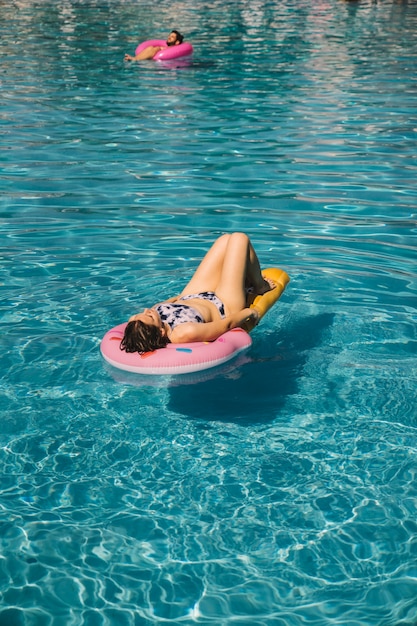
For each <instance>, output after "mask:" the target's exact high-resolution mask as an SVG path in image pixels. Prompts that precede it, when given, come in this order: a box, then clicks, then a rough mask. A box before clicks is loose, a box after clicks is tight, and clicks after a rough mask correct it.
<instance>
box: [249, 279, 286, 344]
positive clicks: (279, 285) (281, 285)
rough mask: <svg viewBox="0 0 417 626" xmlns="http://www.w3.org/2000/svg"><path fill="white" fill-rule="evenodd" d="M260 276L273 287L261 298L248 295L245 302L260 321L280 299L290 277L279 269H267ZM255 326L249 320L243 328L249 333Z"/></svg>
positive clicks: (253, 322)
mask: <svg viewBox="0 0 417 626" xmlns="http://www.w3.org/2000/svg"><path fill="white" fill-rule="evenodd" d="M262 276H263V277H264V278H268V279H269V280H270V281H272V282H273V283H274V284H275V287H274V288H273V289H271V290H270V291H267V292H266V293H264V294H263V295H262V296H252V295H251V294H249V295H248V302H247V305H248V306H249V307H250V308H251V309H256V310H257V311H258V313H259V319H260V320H261V319H262V318H263V316H264V315H265V313H267V311H269V309H270V308H271V307H272V306H273V305H274V304H275V302H276V301H277V300H278V298H280V296H281V295H282V293H283V292H284V289H285V287H286V286H287V285H288V283H289V282H290V277H289V276H288V274H287V272H285V271H284V270H281V269H279V267H268V268H267V269H265V270H262ZM255 326H256V323H255V321H253V320H251V321H249V322H246V323H245V325H244V326H243V328H244V330H246V331H247V332H248V333H249V332H250V331H251V330H252V329H253V328H254V327H255Z"/></svg>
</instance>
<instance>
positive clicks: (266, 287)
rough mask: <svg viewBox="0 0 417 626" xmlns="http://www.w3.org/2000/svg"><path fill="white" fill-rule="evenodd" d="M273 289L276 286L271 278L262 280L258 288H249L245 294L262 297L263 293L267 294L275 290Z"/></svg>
mask: <svg viewBox="0 0 417 626" xmlns="http://www.w3.org/2000/svg"><path fill="white" fill-rule="evenodd" d="M275 287H276V284H275V283H274V281H273V280H272V279H271V278H264V279H263V282H262V284H261V285H260V286H259V287H258V288H256V287H249V288H248V289H246V292H247V293H248V294H255V295H257V296H263V295H264V293H268V291H272V290H273V289H275Z"/></svg>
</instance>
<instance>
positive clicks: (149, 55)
mask: <svg viewBox="0 0 417 626" xmlns="http://www.w3.org/2000/svg"><path fill="white" fill-rule="evenodd" d="M183 41H184V37H183V36H182V35H181V33H179V32H178V31H177V30H172V31H171V32H170V34H169V35H168V39H167V40H166V46H148V47H147V48H145V49H144V50H141V51H140V52H139V54H135V55H134V56H131V55H130V54H125V61H144V60H146V59H153V58H154V56H155V54H156V53H157V52H159V51H160V50H163V49H164V48H169V47H171V46H178V45H179V44H180V43H182V42H183Z"/></svg>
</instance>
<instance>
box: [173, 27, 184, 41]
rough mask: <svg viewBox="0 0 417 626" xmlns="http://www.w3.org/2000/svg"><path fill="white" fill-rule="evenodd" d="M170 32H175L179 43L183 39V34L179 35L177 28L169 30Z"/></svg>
mask: <svg viewBox="0 0 417 626" xmlns="http://www.w3.org/2000/svg"><path fill="white" fill-rule="evenodd" d="M171 33H175V35H176V37H177V41H179V42H180V43H182V42H183V41H184V35H181V33H180V32H178V31H177V30H171Z"/></svg>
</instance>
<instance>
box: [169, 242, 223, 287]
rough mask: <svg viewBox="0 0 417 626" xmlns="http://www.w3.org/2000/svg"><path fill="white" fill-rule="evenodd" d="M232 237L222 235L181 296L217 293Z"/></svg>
mask: <svg viewBox="0 0 417 626" xmlns="http://www.w3.org/2000/svg"><path fill="white" fill-rule="evenodd" d="M230 237H231V235H227V234H226V235H222V236H221V237H219V238H218V239H216V241H215V242H214V244H213V245H212V246H211V248H210V250H209V251H208V252H207V253H206V255H205V257H204V258H203V260H202V261H201V263H200V265H199V266H198V267H197V269H196V271H195V272H194V274H193V277H192V278H191V280H190V282H189V283H188V284H187V285H186V286H185V287H184V289H183V290H182V292H181V295H183V296H185V295H189V294H195V293H201V292H202V291H215V290H216V287H217V285H218V283H219V281H220V279H221V275H222V269H223V262H224V258H225V255H226V249H227V245H228V242H229V239H230Z"/></svg>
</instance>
